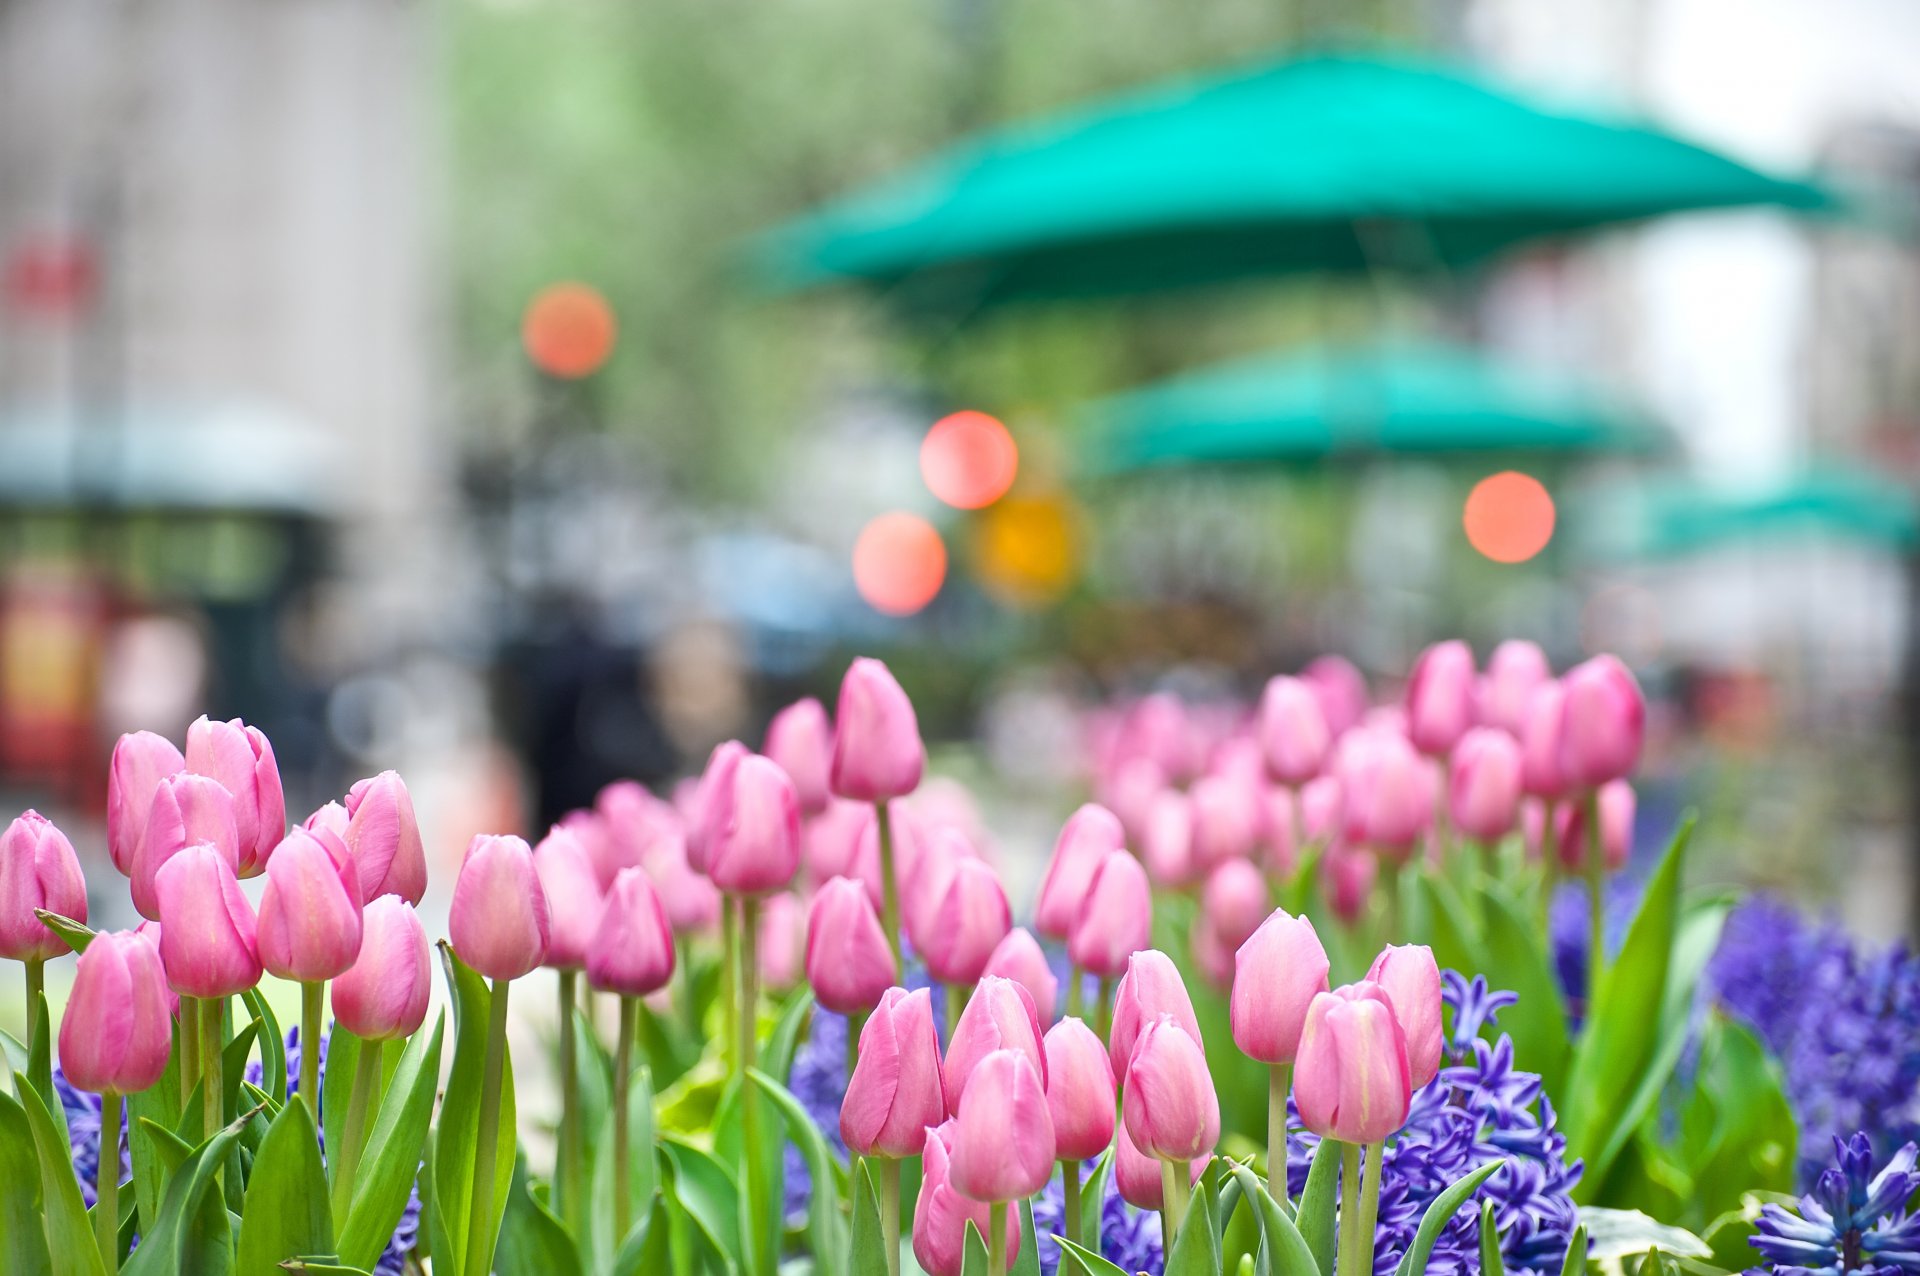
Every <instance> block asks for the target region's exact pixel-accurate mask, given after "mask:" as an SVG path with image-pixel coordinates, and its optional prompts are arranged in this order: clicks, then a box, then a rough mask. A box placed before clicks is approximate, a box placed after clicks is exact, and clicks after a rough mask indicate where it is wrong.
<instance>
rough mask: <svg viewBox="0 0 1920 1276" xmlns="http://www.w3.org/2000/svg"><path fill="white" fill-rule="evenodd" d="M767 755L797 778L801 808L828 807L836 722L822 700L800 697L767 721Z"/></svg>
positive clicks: (817, 810) (809, 810) (809, 812)
mask: <svg viewBox="0 0 1920 1276" xmlns="http://www.w3.org/2000/svg"><path fill="white" fill-rule="evenodd" d="M764 747H765V752H766V755H767V756H768V757H770V758H772V759H773V760H774V762H776V763H777V764H778V765H779V767H780V769H781V770H782V771H785V772H786V773H787V776H788V778H789V779H791V780H792V781H793V791H794V792H795V793H796V794H798V795H799V798H800V809H801V810H802V811H803V812H805V813H806V814H807V815H818V814H819V813H820V812H821V811H823V810H825V809H826V806H827V801H828V799H829V798H830V797H831V794H829V793H828V791H827V770H828V768H829V766H831V764H832V762H833V724H832V723H831V722H828V721H827V711H826V709H825V708H824V707H823V706H822V705H821V703H820V702H819V701H818V700H815V699H814V698H813V697H812V696H808V697H807V698H806V699H804V700H796V701H794V702H793V703H792V704H790V705H788V706H787V707H786V708H784V709H782V710H781V711H780V712H778V713H776V714H774V715H773V721H772V722H769V723H768V724H767V741H766V745H765V746H764Z"/></svg>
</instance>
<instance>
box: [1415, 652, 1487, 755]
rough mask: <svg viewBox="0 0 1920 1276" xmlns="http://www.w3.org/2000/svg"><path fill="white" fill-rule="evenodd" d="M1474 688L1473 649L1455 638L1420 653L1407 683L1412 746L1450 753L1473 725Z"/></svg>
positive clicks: (1423, 751) (1428, 751) (1427, 751)
mask: <svg viewBox="0 0 1920 1276" xmlns="http://www.w3.org/2000/svg"><path fill="white" fill-rule="evenodd" d="M1477 690H1478V687H1477V683H1476V675H1475V673H1474V668H1473V649H1472V648H1471V647H1469V646H1467V644H1466V643H1464V642H1461V641H1460V640H1459V639H1458V638H1455V639H1451V640H1449V641H1447V642H1439V643H1435V644H1434V645H1433V646H1431V647H1428V648H1427V649H1426V650H1425V651H1423V652H1421V653H1420V658H1419V659H1418V660H1416V661H1415V662H1414V665H1413V674H1412V676H1411V678H1409V680H1408V682H1407V734H1408V736H1409V737H1411V738H1412V740H1413V743H1414V747H1415V748H1417V749H1419V750H1420V752H1422V753H1425V754H1430V755H1433V756H1436V757H1437V756H1441V755H1444V754H1447V753H1451V752H1452V751H1453V746H1454V745H1455V744H1457V743H1458V742H1459V740H1460V737H1461V736H1463V735H1465V734H1466V733H1467V728H1468V727H1471V726H1472V725H1473V710H1474V695H1475V692H1476V691H1477Z"/></svg>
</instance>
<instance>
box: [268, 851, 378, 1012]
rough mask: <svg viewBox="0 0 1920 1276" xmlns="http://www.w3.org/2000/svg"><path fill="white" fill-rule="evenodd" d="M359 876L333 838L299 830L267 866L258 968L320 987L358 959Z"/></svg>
mask: <svg viewBox="0 0 1920 1276" xmlns="http://www.w3.org/2000/svg"><path fill="white" fill-rule="evenodd" d="M360 938H361V920H360V870H359V868H358V867H356V866H355V864H354V862H353V857H352V856H351V855H349V854H348V853H347V847H346V844H345V843H344V842H342V841H341V840H340V839H339V838H337V837H335V836H334V835H333V834H331V833H324V832H323V833H311V832H308V831H307V830H306V829H295V830H293V832H291V833H289V834H287V836H286V837H285V838H284V839H283V840H282V841H281V843H280V845H279V846H278V847H276V848H275V849H274V852H273V854H272V856H271V857H269V858H268V860H267V888H266V890H265V891H264V892H262V893H261V896H260V920H259V924H258V927H257V942H258V947H259V952H260V964H261V965H262V966H264V967H265V968H266V969H267V971H268V972H269V973H271V974H274V975H277V976H279V977H280V978H281V979H292V980H296V981H299V982H302V983H317V982H319V981H320V980H323V979H332V978H333V977H334V976H335V975H338V974H341V973H343V972H345V971H346V970H348V969H350V968H351V967H352V966H353V962H354V959H355V958H356V957H358V956H359V955H360Z"/></svg>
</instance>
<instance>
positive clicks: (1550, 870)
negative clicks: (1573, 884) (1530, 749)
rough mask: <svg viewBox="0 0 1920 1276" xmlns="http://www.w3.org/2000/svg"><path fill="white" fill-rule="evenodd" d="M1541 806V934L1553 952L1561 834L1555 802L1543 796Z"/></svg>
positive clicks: (1548, 948)
mask: <svg viewBox="0 0 1920 1276" xmlns="http://www.w3.org/2000/svg"><path fill="white" fill-rule="evenodd" d="M1540 808H1541V810H1542V811H1543V812H1544V815H1543V816H1542V817H1541V821H1540V934H1541V937H1542V938H1543V939H1544V940H1545V941H1546V944H1547V951H1548V952H1552V951H1553V936H1552V934H1551V933H1550V929H1551V925H1550V922H1549V921H1548V919H1549V917H1551V915H1552V913H1553V888H1554V887H1555V886H1556V885H1558V884H1559V881H1560V836H1559V830H1557V829H1556V828H1555V827H1554V809H1553V808H1554V803H1553V802H1552V801H1550V800H1548V799H1547V798H1541V799H1540Z"/></svg>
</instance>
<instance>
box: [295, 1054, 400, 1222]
mask: <svg viewBox="0 0 1920 1276" xmlns="http://www.w3.org/2000/svg"><path fill="white" fill-rule="evenodd" d="M381 1047H382V1043H381V1042H378V1041H362V1042H361V1043H360V1048H359V1049H358V1050H356V1051H354V1055H353V1092H352V1094H350V1095H349V1096H348V1097H347V1120H346V1124H345V1125H344V1126H343V1127H342V1128H341V1131H340V1148H339V1151H338V1154H337V1156H338V1159H337V1160H335V1161H334V1163H333V1230H334V1234H335V1235H336V1236H337V1235H339V1234H340V1232H342V1231H344V1230H345V1229H346V1226H347V1214H348V1212H349V1211H350V1210H351V1209H352V1208H353V1176H354V1174H355V1173H356V1172H357V1171H358V1170H359V1168H360V1153H361V1152H363V1151H365V1149H366V1142H367V1118H368V1117H369V1116H371V1115H372V1112H373V1100H374V1093H375V1091H376V1090H377V1089H378V1088H379V1085H380V1051H381ZM305 1061H306V1057H305V1056H304V1055H302V1056H301V1063H302V1065H303V1066H304V1065H305Z"/></svg>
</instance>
